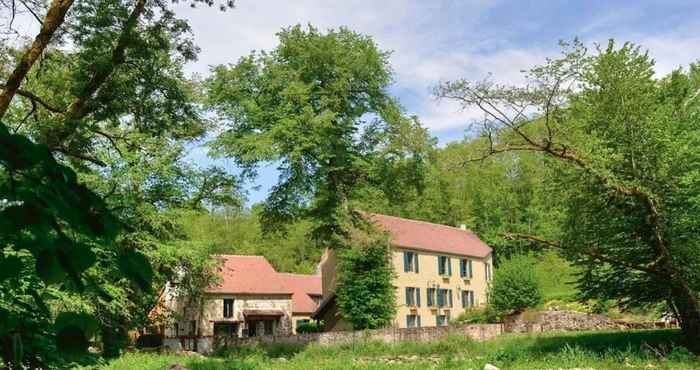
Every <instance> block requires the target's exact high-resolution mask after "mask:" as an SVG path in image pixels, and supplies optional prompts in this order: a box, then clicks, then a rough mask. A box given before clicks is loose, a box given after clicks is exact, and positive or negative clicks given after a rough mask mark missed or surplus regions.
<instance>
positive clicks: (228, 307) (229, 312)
mask: <svg viewBox="0 0 700 370" xmlns="http://www.w3.org/2000/svg"><path fill="white" fill-rule="evenodd" d="M224 317H226V318H229V317H233V298H224Z"/></svg>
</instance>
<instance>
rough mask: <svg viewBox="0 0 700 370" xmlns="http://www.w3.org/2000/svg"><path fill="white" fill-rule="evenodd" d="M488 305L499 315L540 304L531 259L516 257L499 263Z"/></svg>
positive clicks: (538, 287) (521, 256)
mask: <svg viewBox="0 0 700 370" xmlns="http://www.w3.org/2000/svg"><path fill="white" fill-rule="evenodd" d="M489 303H490V304H491V306H492V307H493V309H494V310H495V311H496V313H498V314H500V315H504V314H510V313H513V312H520V311H522V310H524V309H526V308H531V307H535V306H537V305H539V304H540V303H542V293H541V291H540V286H539V282H538V279H537V274H536V272H535V268H534V264H533V263H532V259H531V258H529V257H528V256H523V255H516V256H513V257H511V258H510V259H508V260H505V261H503V263H501V266H500V267H499V268H498V270H497V271H496V273H495V274H494V278H493V282H492V283H491V287H490V289H489Z"/></svg>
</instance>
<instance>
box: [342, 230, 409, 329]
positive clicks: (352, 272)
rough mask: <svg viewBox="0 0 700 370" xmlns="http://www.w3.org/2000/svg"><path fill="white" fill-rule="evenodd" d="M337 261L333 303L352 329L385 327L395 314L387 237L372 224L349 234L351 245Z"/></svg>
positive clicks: (394, 298) (392, 271) (344, 249)
mask: <svg viewBox="0 0 700 370" xmlns="http://www.w3.org/2000/svg"><path fill="white" fill-rule="evenodd" d="M339 253H340V254H339V256H338V257H339V258H338V270H337V271H338V277H337V279H338V284H337V287H336V292H335V293H336V302H337V305H338V308H339V310H340V314H341V316H342V317H343V319H345V320H347V321H348V322H350V323H351V324H352V326H353V328H354V329H376V328H381V327H385V326H388V325H389V324H391V321H392V320H393V319H394V316H395V314H396V288H394V286H393V278H394V270H393V268H392V266H393V265H392V264H391V247H390V244H389V237H388V235H386V234H382V233H377V231H376V230H373V228H372V227H371V225H364V228H357V229H355V230H353V231H352V236H351V244H350V245H349V246H348V247H346V248H342V249H341V250H340V252H339Z"/></svg>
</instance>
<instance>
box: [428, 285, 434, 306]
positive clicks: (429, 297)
mask: <svg viewBox="0 0 700 370" xmlns="http://www.w3.org/2000/svg"><path fill="white" fill-rule="evenodd" d="M434 290H435V289H433V288H428V289H427V292H426V294H427V295H428V307H431V306H432V305H433V291H434Z"/></svg>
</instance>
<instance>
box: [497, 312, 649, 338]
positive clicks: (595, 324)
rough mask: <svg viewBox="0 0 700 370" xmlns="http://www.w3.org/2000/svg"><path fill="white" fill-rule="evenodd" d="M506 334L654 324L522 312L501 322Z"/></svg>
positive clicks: (573, 315) (570, 313) (616, 328)
mask: <svg viewBox="0 0 700 370" xmlns="http://www.w3.org/2000/svg"><path fill="white" fill-rule="evenodd" d="M503 325H504V331H505V332H507V333H538V332H562V331H583V330H629V329H653V328H654V327H655V326H654V323H631V322H626V321H622V320H614V319H611V318H609V317H606V316H603V315H595V314H589V313H583V312H575V311H538V312H524V313H521V314H517V315H513V316H509V317H506V318H505V319H504V320H503Z"/></svg>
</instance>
